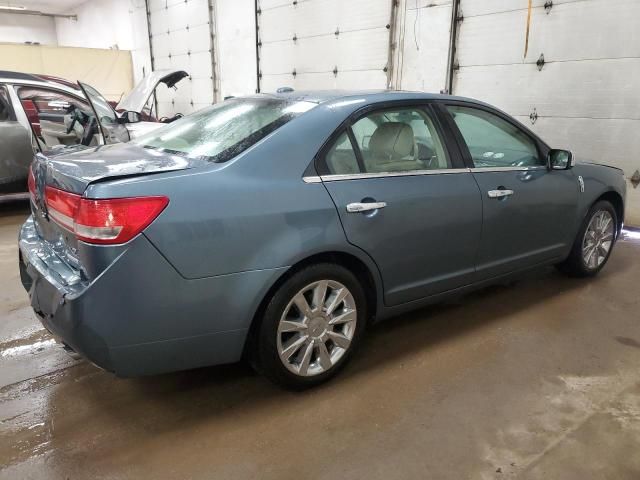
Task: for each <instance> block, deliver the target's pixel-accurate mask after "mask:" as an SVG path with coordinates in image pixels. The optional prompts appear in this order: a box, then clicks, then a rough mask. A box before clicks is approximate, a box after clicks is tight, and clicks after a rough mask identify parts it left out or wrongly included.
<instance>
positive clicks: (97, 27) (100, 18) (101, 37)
mask: <svg viewBox="0 0 640 480" xmlns="http://www.w3.org/2000/svg"><path fill="white" fill-rule="evenodd" d="M66 13H71V14H75V15H77V16H78V20H77V21H76V20H71V19H66V18H56V19H55V25H56V31H57V40H58V44H59V45H60V46H68V47H86V48H113V49H119V50H131V57H132V62H133V78H134V83H137V82H138V81H139V80H140V79H142V77H143V71H144V72H146V73H149V72H150V69H151V59H150V58H151V57H150V55H149V36H148V31H147V17H146V12H145V3H144V0H89V1H87V2H85V3H83V4H81V5H80V6H78V7H75V8H73V9H72V10H70V11H69V12H66Z"/></svg>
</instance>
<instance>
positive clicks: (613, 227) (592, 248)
mask: <svg viewBox="0 0 640 480" xmlns="http://www.w3.org/2000/svg"><path fill="white" fill-rule="evenodd" d="M617 232H618V216H617V214H616V210H615V208H613V205H612V204H611V203H609V202H607V201H606V200H601V201H599V202H596V203H595V204H594V205H593V206H592V207H591V208H590V209H589V213H587V216H586V217H585V219H584V221H583V222H582V225H581V227H580V230H579V231H578V235H577V236H576V239H575V241H574V243H573V247H572V249H571V253H570V254H569V257H568V258H567V259H566V260H565V261H564V262H562V263H561V264H559V265H558V268H559V269H560V270H561V271H563V272H565V273H567V274H568V275H570V276H573V277H591V276H594V275H596V274H597V273H598V272H599V271H600V270H602V268H603V267H604V266H605V264H606V263H607V260H609V256H610V255H611V252H612V250H613V245H614V243H615V241H616V235H617Z"/></svg>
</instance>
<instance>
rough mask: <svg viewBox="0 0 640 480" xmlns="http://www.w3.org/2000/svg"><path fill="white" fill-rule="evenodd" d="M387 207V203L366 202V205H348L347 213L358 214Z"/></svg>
mask: <svg viewBox="0 0 640 480" xmlns="http://www.w3.org/2000/svg"><path fill="white" fill-rule="evenodd" d="M386 206H387V202H366V203H350V204H349V205H347V212H349V213H360V212H368V211H370V210H378V209H379V208H384V207H386Z"/></svg>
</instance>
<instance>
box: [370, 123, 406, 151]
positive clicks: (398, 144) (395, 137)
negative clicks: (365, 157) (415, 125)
mask: <svg viewBox="0 0 640 480" xmlns="http://www.w3.org/2000/svg"><path fill="white" fill-rule="evenodd" d="M413 147H414V138H413V129H412V128H411V125H408V124H406V123H402V122H385V123H382V124H380V125H379V126H378V128H376V130H375V131H374V132H373V135H371V139H370V140H369V151H370V152H371V155H372V156H373V157H374V158H384V159H387V160H400V159H402V158H404V157H407V156H409V155H411V154H412V153H413Z"/></svg>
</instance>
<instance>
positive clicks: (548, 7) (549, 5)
mask: <svg viewBox="0 0 640 480" xmlns="http://www.w3.org/2000/svg"><path fill="white" fill-rule="evenodd" d="M552 8H553V2H552V1H548V2H544V11H545V12H547V15H549V12H550V11H551V9H552Z"/></svg>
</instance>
